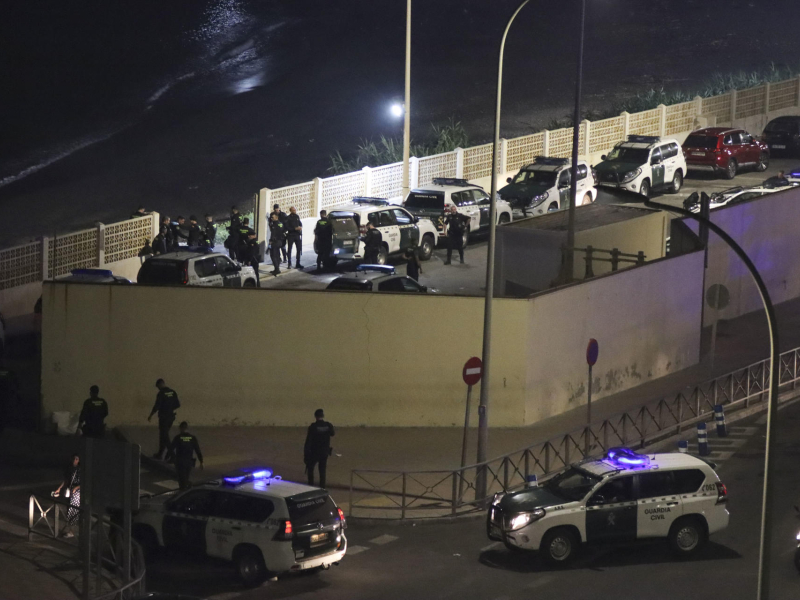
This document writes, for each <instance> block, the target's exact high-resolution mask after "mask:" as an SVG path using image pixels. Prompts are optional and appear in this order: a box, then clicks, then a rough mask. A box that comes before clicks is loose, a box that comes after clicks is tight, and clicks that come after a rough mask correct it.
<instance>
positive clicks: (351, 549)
mask: <svg viewBox="0 0 800 600" xmlns="http://www.w3.org/2000/svg"><path fill="white" fill-rule="evenodd" d="M365 550H369V548H367V547H366V546H347V556H355V555H356V554H361V553H362V552H364V551H365Z"/></svg>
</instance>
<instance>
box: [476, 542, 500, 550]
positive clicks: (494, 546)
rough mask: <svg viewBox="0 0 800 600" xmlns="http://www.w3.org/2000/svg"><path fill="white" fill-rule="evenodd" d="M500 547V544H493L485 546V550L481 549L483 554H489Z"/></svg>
mask: <svg viewBox="0 0 800 600" xmlns="http://www.w3.org/2000/svg"><path fill="white" fill-rule="evenodd" d="M499 545H500V542H492V543H491V544H489V545H488V546H484V547H483V548H481V552H488V551H489V550H494V549H495V548H497V547H498V546H499Z"/></svg>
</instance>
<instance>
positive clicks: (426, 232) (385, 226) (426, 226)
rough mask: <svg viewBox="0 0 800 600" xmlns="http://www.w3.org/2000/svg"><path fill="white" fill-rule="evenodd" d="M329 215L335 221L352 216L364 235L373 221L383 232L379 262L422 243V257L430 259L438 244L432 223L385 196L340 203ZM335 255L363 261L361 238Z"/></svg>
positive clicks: (420, 254) (420, 250)
mask: <svg viewBox="0 0 800 600" xmlns="http://www.w3.org/2000/svg"><path fill="white" fill-rule="evenodd" d="M328 217H329V218H330V219H331V221H334V229H336V222H337V221H339V220H341V219H347V218H352V219H353V220H354V221H355V224H356V226H357V227H358V229H359V231H360V233H361V235H364V234H366V233H367V223H372V224H373V225H374V226H375V228H376V229H377V230H378V231H380V232H381V236H382V237H383V247H382V249H381V251H380V252H379V254H378V264H381V265H383V264H386V259H387V258H388V257H389V256H390V255H392V254H398V253H400V252H403V251H404V250H406V249H407V248H408V247H409V246H412V245H413V246H419V258H420V260H428V259H430V257H431V255H432V254H433V249H434V248H435V247H436V238H437V235H438V233H437V231H436V227H435V226H434V224H433V222H432V221H431V220H430V219H428V218H424V217H417V216H414V215H412V214H411V213H410V212H408V211H407V210H406V209H404V208H403V207H402V206H398V205H396V204H391V203H390V202H389V201H388V200H386V199H384V198H353V202H352V203H351V204H348V205H347V206H339V207H337V208H334V209H332V210H330V211H329V212H328ZM334 252H335V258H336V259H342V260H360V259H362V258H364V243H363V242H361V241H360V240H358V239H355V240H354V241H353V242H352V245H351V246H349V247H342V248H341V249H339V251H338V252H337V249H336V248H335V249H334Z"/></svg>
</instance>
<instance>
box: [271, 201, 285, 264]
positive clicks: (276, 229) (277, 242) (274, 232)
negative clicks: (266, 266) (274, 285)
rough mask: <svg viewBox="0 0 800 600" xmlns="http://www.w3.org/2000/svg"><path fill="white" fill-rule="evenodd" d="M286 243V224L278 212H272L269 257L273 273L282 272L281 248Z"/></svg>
mask: <svg viewBox="0 0 800 600" xmlns="http://www.w3.org/2000/svg"><path fill="white" fill-rule="evenodd" d="M285 243H286V225H284V224H283V223H281V221H280V218H279V217H278V213H276V212H272V213H271V214H270V219H269V257H270V259H271V260H272V266H273V267H274V268H273V269H272V274H273V275H279V274H280V272H281V250H282V249H283V245H284V244H285Z"/></svg>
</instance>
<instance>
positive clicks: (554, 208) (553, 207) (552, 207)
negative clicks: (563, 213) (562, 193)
mask: <svg viewBox="0 0 800 600" xmlns="http://www.w3.org/2000/svg"><path fill="white" fill-rule="evenodd" d="M557 210H558V203H557V202H553V203H551V204H550V206H548V207H547V212H555V211H557Z"/></svg>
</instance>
